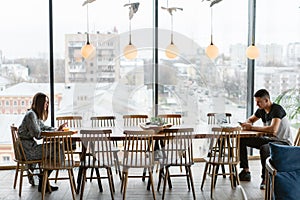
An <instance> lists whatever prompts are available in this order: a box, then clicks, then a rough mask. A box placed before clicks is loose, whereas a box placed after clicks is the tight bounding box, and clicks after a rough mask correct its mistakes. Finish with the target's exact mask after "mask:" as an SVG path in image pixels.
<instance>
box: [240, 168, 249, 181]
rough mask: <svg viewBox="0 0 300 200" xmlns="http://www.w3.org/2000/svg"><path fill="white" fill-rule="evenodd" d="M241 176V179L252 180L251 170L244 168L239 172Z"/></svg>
mask: <svg viewBox="0 0 300 200" xmlns="http://www.w3.org/2000/svg"><path fill="white" fill-rule="evenodd" d="M239 178H240V181H250V180H251V174H250V172H246V171H245V170H242V171H241V172H240V173H239Z"/></svg>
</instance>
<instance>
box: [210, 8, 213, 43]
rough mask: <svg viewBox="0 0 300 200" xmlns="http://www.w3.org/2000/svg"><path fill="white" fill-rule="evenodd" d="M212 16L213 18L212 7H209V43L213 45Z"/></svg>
mask: <svg viewBox="0 0 300 200" xmlns="http://www.w3.org/2000/svg"><path fill="white" fill-rule="evenodd" d="M212 18H213V9H212V7H211V8H210V45H213V23H212Z"/></svg>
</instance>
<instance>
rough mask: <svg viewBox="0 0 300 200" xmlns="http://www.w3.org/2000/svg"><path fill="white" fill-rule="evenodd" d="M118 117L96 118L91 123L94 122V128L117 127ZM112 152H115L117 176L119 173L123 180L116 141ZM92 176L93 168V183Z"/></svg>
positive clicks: (92, 118)
mask: <svg viewBox="0 0 300 200" xmlns="http://www.w3.org/2000/svg"><path fill="white" fill-rule="evenodd" d="M115 121H116V117H115V116H94V117H91V122H92V127H93V128H94V127H115V125H116V122H115ZM112 151H113V152H114V162H115V169H116V174H118V173H119V177H120V179H121V178H122V177H121V176H122V175H121V170H120V162H119V158H118V152H119V149H118V144H117V142H116V141H114V147H112ZM92 176H93V168H92V170H91V179H90V180H91V181H92Z"/></svg>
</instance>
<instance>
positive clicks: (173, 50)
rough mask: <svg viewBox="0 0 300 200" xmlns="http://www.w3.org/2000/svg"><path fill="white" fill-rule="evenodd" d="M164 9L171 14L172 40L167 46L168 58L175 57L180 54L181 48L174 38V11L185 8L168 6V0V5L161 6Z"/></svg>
mask: <svg viewBox="0 0 300 200" xmlns="http://www.w3.org/2000/svg"><path fill="white" fill-rule="evenodd" d="M161 8H162V9H164V10H166V11H168V12H169V14H170V15H171V42H170V44H169V45H168V46H167V47H166V51H165V54H166V56H167V57H168V58H170V59H174V58H176V57H177V56H178V55H179V49H178V48H177V46H176V45H175V44H174V39H173V11H177V10H181V11H182V10H183V8H178V7H170V8H169V7H168V1H167V7H161Z"/></svg>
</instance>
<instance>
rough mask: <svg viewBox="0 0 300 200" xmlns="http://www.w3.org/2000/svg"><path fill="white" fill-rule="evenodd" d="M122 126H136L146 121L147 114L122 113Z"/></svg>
mask: <svg viewBox="0 0 300 200" xmlns="http://www.w3.org/2000/svg"><path fill="white" fill-rule="evenodd" d="M123 119H124V126H138V125H139V124H140V123H146V122H147V120H148V115H123Z"/></svg>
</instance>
